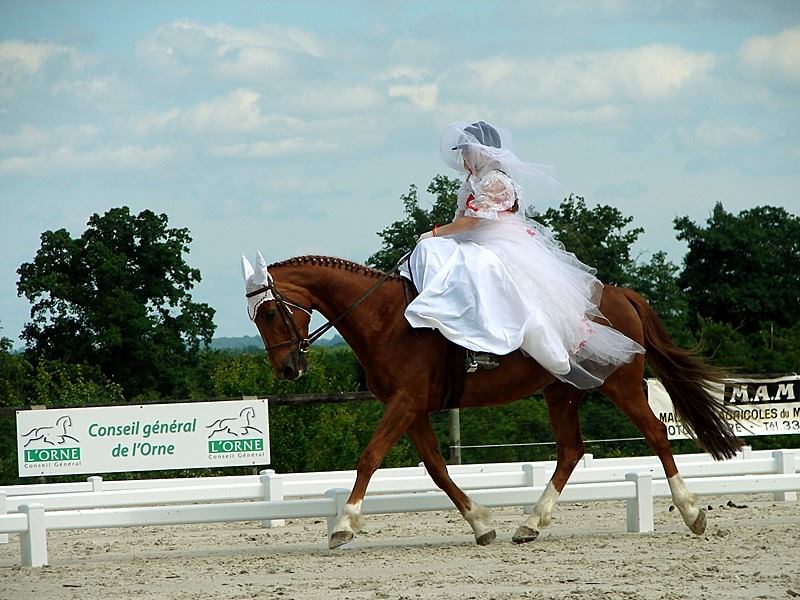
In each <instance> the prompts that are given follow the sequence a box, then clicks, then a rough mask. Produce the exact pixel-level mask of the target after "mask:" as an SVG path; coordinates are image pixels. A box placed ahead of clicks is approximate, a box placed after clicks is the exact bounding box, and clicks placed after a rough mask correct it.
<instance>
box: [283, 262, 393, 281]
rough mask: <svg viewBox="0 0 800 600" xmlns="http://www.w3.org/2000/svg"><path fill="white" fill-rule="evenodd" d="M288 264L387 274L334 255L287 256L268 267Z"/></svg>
mask: <svg viewBox="0 0 800 600" xmlns="http://www.w3.org/2000/svg"><path fill="white" fill-rule="evenodd" d="M287 265H320V266H323V267H331V268H334V269H344V270H345V271H351V272H353V273H361V274H363V275H367V276H369V277H383V276H384V275H385V274H386V273H384V272H383V271H379V270H378V269H373V268H372V267H367V266H365V265H360V264H358V263H356V262H353V261H350V260H345V259H343V258H335V257H333V256H295V257H294V258H287V259H286V260H282V261H280V262H276V263H273V264H271V265H269V266H268V267H267V268H268V269H272V268H273V267H284V266H287ZM399 277H400V276H399V275H396V274H393V275H392V276H391V279H398V278H399Z"/></svg>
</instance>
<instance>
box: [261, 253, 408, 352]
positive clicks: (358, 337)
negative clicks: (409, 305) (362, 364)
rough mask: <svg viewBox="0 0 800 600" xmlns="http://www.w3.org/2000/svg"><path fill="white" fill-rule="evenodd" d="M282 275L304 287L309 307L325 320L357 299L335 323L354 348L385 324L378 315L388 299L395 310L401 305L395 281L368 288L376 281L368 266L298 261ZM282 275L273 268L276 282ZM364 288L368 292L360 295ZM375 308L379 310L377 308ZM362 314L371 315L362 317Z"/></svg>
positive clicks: (364, 291)
mask: <svg viewBox="0 0 800 600" xmlns="http://www.w3.org/2000/svg"><path fill="white" fill-rule="evenodd" d="M285 278H286V280H287V281H291V283H292V284H294V285H297V286H299V287H301V288H303V289H305V290H306V291H307V292H308V293H309V294H310V295H311V298H312V304H313V308H314V309H315V310H317V311H319V313H320V314H321V315H322V316H324V317H325V318H326V319H327V320H329V321H334V320H335V319H337V318H338V317H340V316H341V315H343V314H344V313H345V312H346V311H347V310H348V309H350V308H351V307H352V306H353V305H354V304H355V303H356V302H360V305H359V307H358V308H357V309H355V310H354V311H353V314H351V315H348V316H347V317H345V318H344V319H342V320H341V321H338V322H337V323H336V324H335V327H336V329H337V331H339V333H340V334H341V335H342V337H343V338H344V339H345V341H347V342H348V344H350V346H351V347H353V348H354V349H355V346H356V345H359V342H361V341H362V340H367V339H369V338H371V337H373V336H374V335H375V333H376V331H381V330H383V329H385V328H386V324H385V323H383V321H382V316H381V315H386V314H387V312H386V311H385V310H383V309H385V308H386V307H387V306H388V305H390V304H392V303H397V304H398V310H400V309H401V307H400V299H401V298H402V291H400V292H398V289H400V288H398V282H397V281H396V280H389V281H386V282H384V283H383V284H382V285H380V286H379V287H378V288H377V289H375V290H373V291H372V292H370V288H372V287H373V286H375V284H377V283H378V282H379V281H380V278H379V277H378V276H376V275H375V273H374V272H373V271H372V270H370V269H356V270H353V268H352V266H351V267H350V268H348V267H345V266H340V265H336V264H334V265H333V266H331V265H326V264H322V265H320V264H302V265H294V266H293V268H292V271H291V272H287V275H286V276H285ZM283 279H284V276H283V273H282V272H281V273H280V274H279V273H277V272H276V274H275V280H276V282H278V285H280V282H281V281H282V280H283ZM368 292H369V295H367V296H366V297H364V296H365V294H367V293H368ZM362 298H363V300H362ZM378 308H381V309H382V310H377V309H378ZM391 312H392V311H390V313H389V314H391ZM365 314H369V315H371V317H370V318H366V317H364V315H365Z"/></svg>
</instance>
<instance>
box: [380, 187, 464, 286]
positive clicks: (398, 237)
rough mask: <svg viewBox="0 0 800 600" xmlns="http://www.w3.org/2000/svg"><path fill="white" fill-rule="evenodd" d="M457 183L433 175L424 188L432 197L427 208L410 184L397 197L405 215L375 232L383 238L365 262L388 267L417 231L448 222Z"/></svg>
mask: <svg viewBox="0 0 800 600" xmlns="http://www.w3.org/2000/svg"><path fill="white" fill-rule="evenodd" d="M460 185H461V182H460V181H459V180H458V179H453V178H450V177H446V176H445V175H437V176H436V177H434V178H433V181H432V182H431V184H430V185H429V186H428V188H427V191H428V193H429V194H432V195H433V196H434V198H435V200H434V203H433V205H432V206H431V208H430V210H425V209H424V208H421V207H420V205H419V198H418V195H417V186H415V185H411V186H410V187H409V188H408V192H407V193H406V194H403V195H402V196H400V200H401V201H402V202H403V211H404V212H405V215H406V216H405V218H403V219H401V220H399V221H395V222H394V223H392V224H391V225H389V226H388V227H386V228H384V229H383V231H381V232H379V233H378V236H379V237H380V238H381V239H382V240H383V241H382V247H381V249H380V250H378V251H377V252H376V253H375V254H373V255H372V256H370V257H369V258H368V259H367V264H368V265H370V266H372V267H375V268H376V269H381V270H383V271H389V270H391V269H392V268H393V267H394V266H395V265H396V264H397V261H399V260H400V258H402V256H403V255H404V254H406V253H407V252H410V251H411V249H412V248H413V247H414V244H415V243H416V241H417V236H419V234H421V233H425V232H426V231H430V230H431V229H433V226H434V225H436V224H443V223H449V222H450V221H452V220H453V213H454V212H455V209H456V195H457V193H458V188H459V186H460Z"/></svg>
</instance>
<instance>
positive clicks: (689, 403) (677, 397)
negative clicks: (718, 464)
mask: <svg viewBox="0 0 800 600" xmlns="http://www.w3.org/2000/svg"><path fill="white" fill-rule="evenodd" d="M623 293H624V294H625V297H626V298H627V299H628V301H629V302H630V303H631V304H632V305H633V308H634V309H636V312H637V313H639V318H640V319H641V321H642V328H643V330H644V346H645V349H646V350H647V354H646V355H645V356H646V358H647V362H648V364H649V365H650V366H651V367H652V368H653V370H654V371H655V373H656V375H657V376H658V378H659V379H660V380H661V383H662V384H664V388H665V389H666V390H667V393H668V394H669V396H670V398H671V399H672V404H673V405H674V407H675V412H676V413H677V416H678V418H679V419H680V420H681V422H682V423H683V425H684V427H686V429H687V430H688V432H689V435H691V436H692V437H693V438H694V439H695V440H696V441H697V442H698V443H699V444H700V446H701V447H702V448H703V449H704V450H705V451H706V452H708V453H709V454H710V455H711V456H713V457H714V458H715V459H716V460H722V459H724V458H731V457H733V456H734V455H735V454H736V451H737V450H738V449H739V448H740V447H741V446H742V441H741V440H740V439H739V438H737V437H736V434H735V433H734V432H733V429H732V428H731V425H730V423H729V422H728V421H727V420H726V419H725V416H726V412H728V409H727V407H726V406H725V405H724V404H723V403H722V401H720V400H719V399H717V398H716V397H714V395H712V394H711V391H710V389H709V388H711V387H712V386H713V385H714V384H721V383H722V381H723V379H724V378H725V376H726V374H725V372H724V371H723V370H722V369H719V368H717V367H713V366H711V365H709V364H706V363H705V362H703V361H702V360H700V359H699V358H698V357H697V352H696V351H693V350H684V349H682V348H679V347H678V346H676V345H675V344H674V342H673V341H672V339H670V337H669V334H668V333H667V330H666V329H665V328H664V325H663V324H662V323H661V319H660V318H659V316H658V314H656V311H654V310H653V308H652V307H651V306H650V305H649V304H648V303H647V301H646V300H645V299H644V298H642V297H641V296H640V295H639V294H637V293H636V292H634V291H632V290H628V289H625V290H623Z"/></svg>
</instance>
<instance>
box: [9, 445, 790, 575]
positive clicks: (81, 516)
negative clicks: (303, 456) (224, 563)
mask: <svg viewBox="0 0 800 600" xmlns="http://www.w3.org/2000/svg"><path fill="white" fill-rule="evenodd" d="M676 459H677V462H678V465H679V468H680V470H681V473H682V475H683V476H684V479H686V481H687V485H688V486H689V488H690V489H691V491H693V492H694V493H697V494H723V493H724V494H737V493H765V492H769V493H773V494H775V497H776V498H780V499H784V500H796V498H797V496H796V491H797V490H800V474H798V473H797V471H798V468H800V451H797V450H775V451H759V452H753V451H752V450H750V449H749V448H745V449H744V451H742V452H740V453H739V455H738V457H737V458H736V459H733V460H731V461H727V462H715V461H712V460H711V459H710V457H708V456H707V455H700V454H694V455H681V456H678V457H676ZM554 467H555V463H554V462H552V461H547V462H537V463H490V464H479V465H478V464H475V465H460V466H451V467H450V472H451V475H452V477H453V479H454V480H455V481H456V482H457V483H458V484H459V485H460V486H462V487H464V488H465V489H469V490H471V491H470V495H471V496H472V497H473V498H475V500H476V501H478V502H480V503H481V504H483V505H485V506H488V507H501V506H525V507H529V506H530V505H531V504H532V503H533V502H534V501H535V500H536V498H537V497H538V496H539V495H540V494H541V493H542V491H543V490H544V489H545V486H546V484H547V481H548V479H549V476H550V475H551V474H552V471H553V469H554ZM354 479H355V472H354V471H337V472H327V473H326V472H322V473H295V474H277V473H275V472H274V471H271V470H270V471H264V472H262V474H261V475H259V476H241V477H219V478H208V477H206V478H198V479H168V480H138V481H103V480H102V479H101V478H100V477H90V478H89V479H88V480H87V481H84V482H72V483H56V484H37V485H23V486H6V487H3V488H0V541H8V535H9V534H19V538H20V539H19V542H20V557H21V562H22V564H23V565H25V566H32V567H37V566H42V565H45V564H47V531H48V530H58V529H89V528H98V527H132V526H145V525H164V524H187V523H209V522H228V521H262V522H264V524H265V525H267V526H279V525H281V524H282V521H283V519H290V518H320V517H324V518H325V519H326V520H327V525H328V531H329V532H330V531H331V530H332V528H333V526H334V524H335V521H336V518H337V515H338V514H340V513H341V509H342V506H343V504H344V502H345V500H346V498H347V496H348V495H349V488H350V486H351V485H352V482H353V480H354ZM435 489H436V488H435V486H434V485H433V483H432V481H431V480H430V478H429V477H428V476H427V474H426V473H425V471H424V469H423V468H422V467H405V468H401V469H381V470H379V471H378V472H377V473H376V474H375V477H374V478H373V481H372V483H371V484H370V489H369V492H370V494H369V495H368V496H367V497H366V498H365V500H364V503H363V505H362V510H363V512H364V513H365V514H376V513H395V512H417V511H425V510H449V509H452V508H453V505H452V503H451V502H450V500H449V499H448V498H447V496H446V495H445V494H443V493H441V492H433V491H432V490H435ZM669 495H670V490H669V485H668V483H667V481H666V479H665V478H664V474H663V471H662V470H661V465H660V463H658V460H657V459H656V458H654V457H633V458H620V459H594V458H593V457H592V456H591V455H586V456H584V459H583V461H582V463H581V465H579V467H578V468H577V469H576V470H575V472H574V474H573V476H572V478H571V479H570V483H569V485H567V486H566V487H565V488H564V492H563V494H562V495H561V497H560V498H559V501H560V502H591V501H604V500H622V501H625V503H626V528H627V531H629V532H647V531H652V530H653V499H654V498H656V497H666V496H669ZM2 538H5V539H2Z"/></svg>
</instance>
